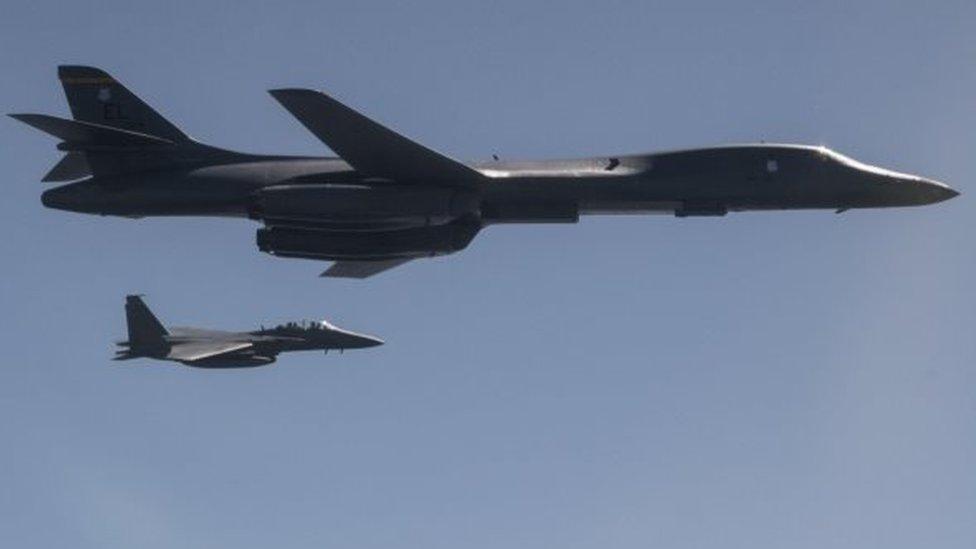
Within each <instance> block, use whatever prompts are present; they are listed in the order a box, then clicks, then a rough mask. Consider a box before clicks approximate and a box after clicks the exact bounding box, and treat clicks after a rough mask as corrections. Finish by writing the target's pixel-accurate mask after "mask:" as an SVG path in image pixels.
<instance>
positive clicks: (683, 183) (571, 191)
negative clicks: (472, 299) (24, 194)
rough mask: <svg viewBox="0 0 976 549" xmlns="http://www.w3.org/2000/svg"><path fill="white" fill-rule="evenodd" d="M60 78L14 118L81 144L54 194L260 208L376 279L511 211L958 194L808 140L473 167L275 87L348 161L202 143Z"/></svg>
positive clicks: (71, 198)
mask: <svg viewBox="0 0 976 549" xmlns="http://www.w3.org/2000/svg"><path fill="white" fill-rule="evenodd" d="M58 76H59V78H60V80H61V83H62V84H63V86H64V90H65V93H66V95H67V98H68V104H69V106H70V107H71V113H72V115H73V120H69V119H64V118H58V117H54V116H47V115H42V114H15V115H11V116H13V117H14V118H16V119H18V120H21V121H23V122H25V123H27V124H30V125H31V126H34V127H35V128H38V129H40V130H42V131H45V132H47V133H49V134H52V135H54V136H55V137H57V138H59V139H60V140H61V141H62V143H61V144H59V145H58V148H59V149H60V150H62V151H64V152H65V153H67V154H66V156H65V157H64V158H63V159H62V160H61V161H60V162H59V163H58V164H57V165H56V166H55V167H54V168H53V169H52V170H51V171H50V172H49V173H48V174H47V175H46V176H45V177H44V181H74V182H73V183H70V184H67V185H63V186H60V187H57V188H53V189H50V190H48V191H46V192H44V193H43V195H42V197H41V200H42V202H43V203H44V205H45V206H48V207H50V208H57V209H62V210H70V211H76V212H84V213H93V214H102V215H118V216H126V217H143V216H178V215H200V216H238V217H245V216H246V217H250V218H252V219H255V220H258V221H260V222H262V223H263V224H264V227H262V228H260V229H258V231H257V244H258V248H259V249H261V250H262V251H265V252H268V253H270V254H274V255H277V256H281V257H299V258H312V259H322V260H331V261H336V263H335V264H334V265H332V266H331V267H330V268H329V270H328V271H326V272H325V273H324V275H326V276H337V277H352V278H362V277H366V276H370V275H372V274H376V273H378V272H381V271H383V270H386V269H389V268H391V267H395V266H397V265H399V264H402V263H404V262H406V261H409V260H411V259H415V258H420V257H428V256H436V255H444V254H451V253H454V252H457V251H460V250H462V249H464V248H465V247H467V246H468V244H469V243H470V242H471V240H472V239H473V238H474V237H475V235H477V234H478V232H479V231H480V230H481V229H482V228H483V227H485V226H488V225H492V224H498V223H576V222H577V221H578V220H579V217H580V216H581V215H587V214H611V213H655V212H657V213H661V212H663V213H672V214H674V215H676V216H679V217H689V216H721V215H725V214H726V213H728V212H739V211H748V210H793V209H830V210H836V211H838V212H841V211H845V210H848V209H852V208H883V207H892V206H915V205H924V204H932V203H935V202H941V201H943V200H947V199H949V198H952V197H954V196H956V195H957V194H958V193H957V192H956V191H954V190H952V189H951V188H949V187H948V186H946V185H943V184H941V183H938V182H936V181H932V180H929V179H923V178H921V177H916V176H913V175H907V174H903V173H898V172H894V171H891V170H886V169H883V168H878V167H874V166H869V165H866V164H863V163H861V162H858V161H856V160H853V159H851V158H848V157H846V156H843V155H841V154H839V153H836V152H834V151H832V150H830V149H827V148H826V147H817V146H806V145H777V144H765V143H761V144H747V145H727V146H719V147H709V148H701V149H689V150H680V151H672V152H661V153H652V154H637V155H621V156H600V157H594V158H582V159H576V160H551V161H519V162H507V161H494V162H485V163H468V164H466V163H462V162H458V161H456V160H453V159H451V158H449V157H447V156H445V155H443V154H441V153H438V152H436V151H433V150H431V149H429V148H427V147H424V146H423V145H420V144H418V143H416V142H414V141H411V140H410V139H408V138H406V137H404V136H402V135H400V134H398V133H396V132H394V131H392V130H390V129H389V128H386V127H384V126H382V125H380V124H378V123H377V122H375V121H373V120H370V119H369V118H367V117H366V116H364V115H362V114H360V113H358V112H356V111H354V110H353V109H351V108H349V107H347V106H345V105H343V104H342V103H340V102H338V101H336V100H335V99H333V98H331V97H329V96H328V95H325V94H323V93H320V92H317V91H312V90H307V89H278V90H272V91H271V92H270V93H271V95H272V96H274V98H275V99H277V100H278V102H280V103H281V104H282V106H284V107H285V109H287V110H288V111H289V112H290V113H291V114H292V115H294V116H295V118H297V119H298V121H299V122H301V123H302V125H304V126H305V127H306V128H307V129H308V130H309V131H310V132H311V133H312V134H314V135H315V136H316V137H318V138H319V139H320V140H321V141H322V142H323V143H324V144H325V145H327V146H328V147H329V148H330V149H332V151H334V152H335V153H336V154H338V155H339V157H338V158H336V157H315V158H313V157H297V156H268V155H256V154H245V153H239V152H233V151H228V150H223V149H219V148H216V147H211V146H209V145H204V144H201V143H199V142H197V141H194V140H193V139H191V138H190V137H189V136H187V135H186V134H184V133H183V132H182V131H180V130H179V129H178V128H177V127H176V126H174V125H173V124H172V123H170V122H169V121H167V120H166V119H165V118H163V117H162V116H160V115H159V113H157V112H156V111H154V110H153V109H152V108H150V107H149V106H148V105H146V104H145V103H144V102H142V101H141V100H139V98H137V97H136V96H135V95H133V94H132V93H131V92H130V91H129V90H127V89H126V88H125V87H124V86H123V85H122V84H120V83H119V82H118V81H117V80H115V79H114V78H112V77H111V76H109V75H108V74H107V73H105V72H103V71H101V70H99V69H96V68H92V67H82V66H61V67H59V69H58ZM76 180H77V181H76Z"/></svg>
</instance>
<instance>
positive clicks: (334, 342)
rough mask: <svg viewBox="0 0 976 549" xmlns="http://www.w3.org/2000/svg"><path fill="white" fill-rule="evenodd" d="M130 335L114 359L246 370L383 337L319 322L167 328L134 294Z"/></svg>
mask: <svg viewBox="0 0 976 549" xmlns="http://www.w3.org/2000/svg"><path fill="white" fill-rule="evenodd" d="M125 320H126V324H127V325H128V329H129V339H128V340H127V341H121V342H119V343H117V344H116V345H118V346H119V347H121V348H122V349H121V350H119V351H118V352H117V353H116V355H115V358H114V360H129V359H133V358H142V357H146V358H155V359H158V360H170V361H174V362H180V363H182V364H185V365H187V366H194V367H197V368H248V367H253V366H265V365H267V364H271V363H272V362H274V361H275V359H277V357H278V353H283V352H286V351H311V350H325V352H328V351H329V350H330V349H338V350H339V351H340V352H342V351H343V350H345V349H365V348H367V347H375V346H377V345H382V344H383V341H381V340H379V339H377V338H375V337H372V336H368V335H363V334H357V333H355V332H350V331H347V330H343V329H341V328H337V327H335V326H333V325H332V324H329V323H328V322H326V321H324V320H316V321H301V322H289V323H287V324H282V325H280V326H275V327H274V328H261V329H260V330H255V331H253V332H222V331H217V330H203V329H200V328H170V329H166V328H164V327H163V325H162V323H160V322H159V320H158V319H157V318H156V316H155V315H153V313H152V311H150V310H149V307H147V306H146V304H145V303H144V302H143V301H142V298H140V297H139V296H137V295H130V296H126V298H125Z"/></svg>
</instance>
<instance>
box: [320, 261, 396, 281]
mask: <svg viewBox="0 0 976 549" xmlns="http://www.w3.org/2000/svg"><path fill="white" fill-rule="evenodd" d="M407 261H410V258H404V259H385V260H380V261H336V262H335V263H333V264H332V266H331V267H329V268H328V269H327V270H326V271H325V272H324V273H322V276H324V277H328V278H367V277H370V276H373V275H375V274H379V273H382V272H383V271H388V270H390V269H392V268H394V267H399V266H400V265H403V264H404V263H406V262H407Z"/></svg>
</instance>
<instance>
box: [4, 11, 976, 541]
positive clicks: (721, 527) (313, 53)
mask: <svg viewBox="0 0 976 549" xmlns="http://www.w3.org/2000/svg"><path fill="white" fill-rule="evenodd" d="M914 4H915V5H912V3H905V4H904V5H896V4H895V3H890V2H878V3H868V2H858V3H853V5H851V3H848V2H844V3H841V2H837V3H831V2H822V3H821V2H817V3H811V2H802V3H784V2H742V3H735V5H732V4H730V3H726V2H673V3H650V2H599V3H590V4H587V3H581V2H572V1H571V2H566V3H561V4H559V5H543V4H542V3H537V4H532V3H526V2H496V3H487V2H484V3H483V2H472V3H468V2H455V1H452V2H403V3H375V2H355V3H352V2H350V3H345V4H334V5H329V4H327V3H323V2H299V3H260V2H225V1H221V2H203V3H197V2H185V3H184V2H166V3H162V2H98V3H64V2H49V1H33V2H19V1H13V2H8V3H6V4H5V6H4V7H5V9H4V17H3V18H2V19H0V67H2V68H3V72H4V74H5V75H6V78H5V79H4V85H3V86H2V87H0V105H3V108H4V109H5V112H45V113H52V114H61V115H64V114H66V113H67V107H66V105H65V102H64V99H63V96H62V92H61V90H60V87H59V85H58V83H57V80H56V77H55V66H56V65H57V64H59V63H79V64H93V65H98V66H101V67H103V68H105V69H106V70H108V71H109V72H111V73H112V74H113V75H115V76H116V77H118V78H119V79H120V80H122V81H123V82H125V83H126V84H127V85H128V86H129V87H130V88H131V89H132V90H133V91H135V92H136V93H138V94H139V95H141V96H142V97H143V98H145V99H146V100H147V101H148V102H149V103H151V104H153V105H154V106H155V107H157V108H158V109H159V110H160V111H161V112H163V113H164V114H165V115H166V116H167V117H168V118H170V119H171V120H173V121H174V122H176V123H177V124H178V125H179V126H180V127H181V128H183V129H184V130H185V131H187V132H188V133H190V134H191V135H193V136H195V137H196V138H198V139H200V140H202V141H204V142H207V143H211V144H215V145H218V146H223V147H227V148H234V149H240V150H245V151H254V152H269V153H293V154H322V153H324V152H325V149H324V147H323V146H322V145H321V144H320V143H319V142H317V141H316V140H315V139H314V138H313V137H312V136H311V135H310V134H308V133H307V132H306V131H305V130H303V129H302V128H301V127H300V125H299V124H298V123H297V122H295V121H294V120H293V119H292V118H291V117H290V116H289V115H288V114H287V112H285V111H284V110H283V109H282V108H281V107H280V106H278V105H277V104H276V103H275V102H274V101H273V100H272V99H271V97H270V96H268V95H267V94H266V93H265V90H267V89H271V88H275V87H283V86H307V87H316V88H323V89H326V90H328V91H330V92H331V93H334V94H335V95H336V96H338V97H339V98H341V99H343V100H344V101H346V102H348V103H350V104H351V105H353V106H355V107H357V108H360V109H362V110H363V111H365V112H366V113H368V114H370V115H372V116H374V117H376V118H377V119H379V120H381V121H383V122H384V123H386V124H388V125H390V126H392V127H394V128H397V129H399V130H400V131H403V132H404V133H406V134H408V135H410V136H412V137H414V138H416V139H418V140H419V141H421V142H423V143H425V144H428V145H430V146H432V147H434V148H437V149H439V150H442V151H444V152H446V153H448V154H450V155H452V156H455V157H458V158H463V159H470V160H479V159H486V158H490V155H491V154H492V153H497V154H499V155H501V156H502V157H504V158H512V159H514V158H537V157H567V156H574V155H593V154H610V153H627V152H642V151H652V150H658V149H670V148H679V147H688V146H705V145H712V144H718V143H727V142H741V141H756V140H767V141H786V142H802V143H816V144H825V145H828V146H830V147H833V148H835V149H837V150H839V151H840V152H842V153H844V154H847V155H850V156H853V157H854V158H857V159H859V160H862V161H865V162H869V163H875V164H879V165H882V166H885V167H890V168H893V169H897V170H901V171H907V172H910V173H918V174H921V175H925V176H927V177H932V178H935V179H939V180H942V181H945V182H947V183H949V184H951V185H952V186H954V187H955V188H956V189H958V190H960V191H962V193H963V194H962V196H961V197H959V198H957V199H955V200H952V201H950V202H948V203H944V204H940V205H936V206H932V207H926V208H916V209H901V210H891V211H853V212H848V213H847V214H844V215H840V216H838V215H834V214H833V213H830V212H793V213H764V214H736V215H730V216H727V217H725V218H721V219H694V218H693V219H674V218H669V217H659V216H654V217H611V218H587V219H585V220H583V221H582V222H581V223H580V224H579V225H576V226H511V227H508V226H506V227H493V228H489V229H488V230H486V231H484V232H483V233H482V234H481V235H480V236H479V237H478V239H477V240H475V242H474V243H473V244H472V246H471V247H470V248H469V249H468V250H466V251H465V252H463V253H461V254H459V255H456V256H453V257H449V258H442V259H437V260H432V261H426V262H415V263H414V264H411V265H409V266H407V267H404V268H401V269H398V270H395V271H391V272H390V273H388V274H387V275H384V276H382V277H379V278H376V279H375V280H370V281H368V282H366V283H362V282H351V281H334V280H328V281H327V280H321V279H318V278H317V277H316V274H317V273H318V272H319V270H320V269H321V268H322V266H321V265H318V264H316V263H314V262H306V261H292V260H283V259H276V258H272V257H270V256H266V255H264V254H261V253H259V252H258V251H257V249H256V246H255V244H254V230H255V229H256V225H254V224H253V223H252V222H249V221H243V220H214V219H182V220H173V219H146V220H140V221H133V220H123V219H111V218H99V217H91V216H82V215H76V214H69V213H65V212H56V211H52V210H45V209H43V208H42V207H41V205H40V202H39V200H38V196H39V193H40V192H41V190H42V189H43V188H44V186H43V185H42V184H40V183H38V180H39V179H40V177H41V176H42V175H43V174H44V173H45V172H46V170H47V169H48V168H49V167H50V166H51V165H52V164H53V163H54V162H56V160H57V158H58V153H57V152H56V151H55V150H54V142H53V141H52V140H50V139H49V138H48V137H47V136H45V135H43V134H40V133H38V132H35V131H33V130H31V129H29V128H27V127H25V126H22V125H20V124H18V123H16V122H15V121H12V120H7V121H6V122H2V123H0V155H2V160H3V166H4V170H5V179H6V181H5V182H4V185H5V196H4V199H3V200H2V201H0V220H2V221H0V223H3V232H2V234H3V235H4V236H3V238H0V257H3V258H4V261H3V271H4V272H3V280H4V282H3V284H2V285H0V300H2V301H0V305H2V306H3V310H4V317H5V320H4V321H3V329H2V330H0V338H2V339H0V343H2V348H3V349H4V359H3V360H2V361H0V414H2V416H3V418H4V419H3V420H2V421H0V441H2V450H0V471H2V474H3V489H2V490H0V545H3V546H11V547H13V546H17V547H56V546H71V547H93V548H94V547H98V548H116V547H118V548H128V547H145V548H155V547H236V548H238V549H246V548H250V547H267V546H276V547H323V546H340V547H357V548H379V547H383V548H386V547H391V546H396V547H417V548H424V549H431V548H441V547H443V548H452V549H453V548H456V547H475V548H481V547H484V548H489V547H490V548H498V547H506V548H511V549H516V548H537V547H564V548H567V549H574V548H589V547H614V548H634V549H637V548H645V547H648V546H662V547H671V548H692V547H695V548H697V547H719V546H721V547H749V548H754V547H781V546H787V547H798V548H821V547H833V548H855V547H857V548H864V547H884V548H886V549H890V548H898V547H905V548H908V547H912V548H915V547H919V546H938V547H943V548H971V547H973V546H974V545H976V520H973V518H974V516H976V469H974V468H973V463H976V392H974V387H976V368H974V366H976V338H974V335H973V328H974V326H976V298H974V292H973V290H972V281H973V280H974V277H976V251H974V246H973V236H972V235H973V234H974V232H976V216H974V213H976V211H974V206H973V202H972V194H973V192H974V191H976V188H974V187H973V181H974V168H973V147H974V145H976V108H974V98H976V68H974V64H973V60H974V59H976V38H974V35H973V33H972V27H973V24H974V23H976V7H974V5H973V4H972V3H971V2H941V3H936V4H935V5H924V6H923V5H922V4H921V3H914ZM129 292H141V293H145V294H147V300H148V302H149V304H150V305H151V306H152V307H153V308H154V310H155V311H156V312H157V314H158V315H159V316H160V317H161V318H162V319H163V320H164V321H166V322H169V323H177V324H190V325H199V326H208V327H222V328H229V329H234V328H239V329H246V328H249V327H252V326H255V325H257V324H259V323H261V322H265V323H269V322H274V321H282V320H288V319H291V318H304V317H311V318H321V317H325V318H329V319H330V320H332V321H333V322H335V323H337V324H339V325H341V326H345V327H348V328H350V329H353V330H359V331H365V332H369V333H374V334H377V335H379V336H381V337H383V338H384V339H386V340H387V345H385V346H383V347H380V348H377V349H373V350H369V351H363V352H358V353H351V352H350V353H346V354H345V355H343V356H333V355H329V356H327V357H326V356H322V355H320V354H306V355H295V354H293V355H285V356H283V357H282V358H281V360H279V362H278V363H277V364H276V365H275V366H273V367H269V368H263V369H254V370H247V371H228V372H211V371H199V370H192V369H187V368H181V367H177V366H173V365H171V364H167V363H152V362H148V361H140V362H128V363H123V364H119V363H113V362H110V361H109V360H108V358H109V357H110V356H111V354H112V351H113V348H112V341H114V340H116V339H119V338H121V337H123V336H124V319H123V316H122V301H123V296H124V295H125V294H126V293H129Z"/></svg>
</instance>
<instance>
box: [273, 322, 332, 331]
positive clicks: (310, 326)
mask: <svg viewBox="0 0 976 549" xmlns="http://www.w3.org/2000/svg"><path fill="white" fill-rule="evenodd" d="M275 329H276V330H290V331H303V332H311V331H320V332H324V331H329V330H335V329H336V327H335V326H334V325H332V324H330V323H329V321H327V320H299V321H293V322H286V323H284V324H279V325H278V326H275Z"/></svg>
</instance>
